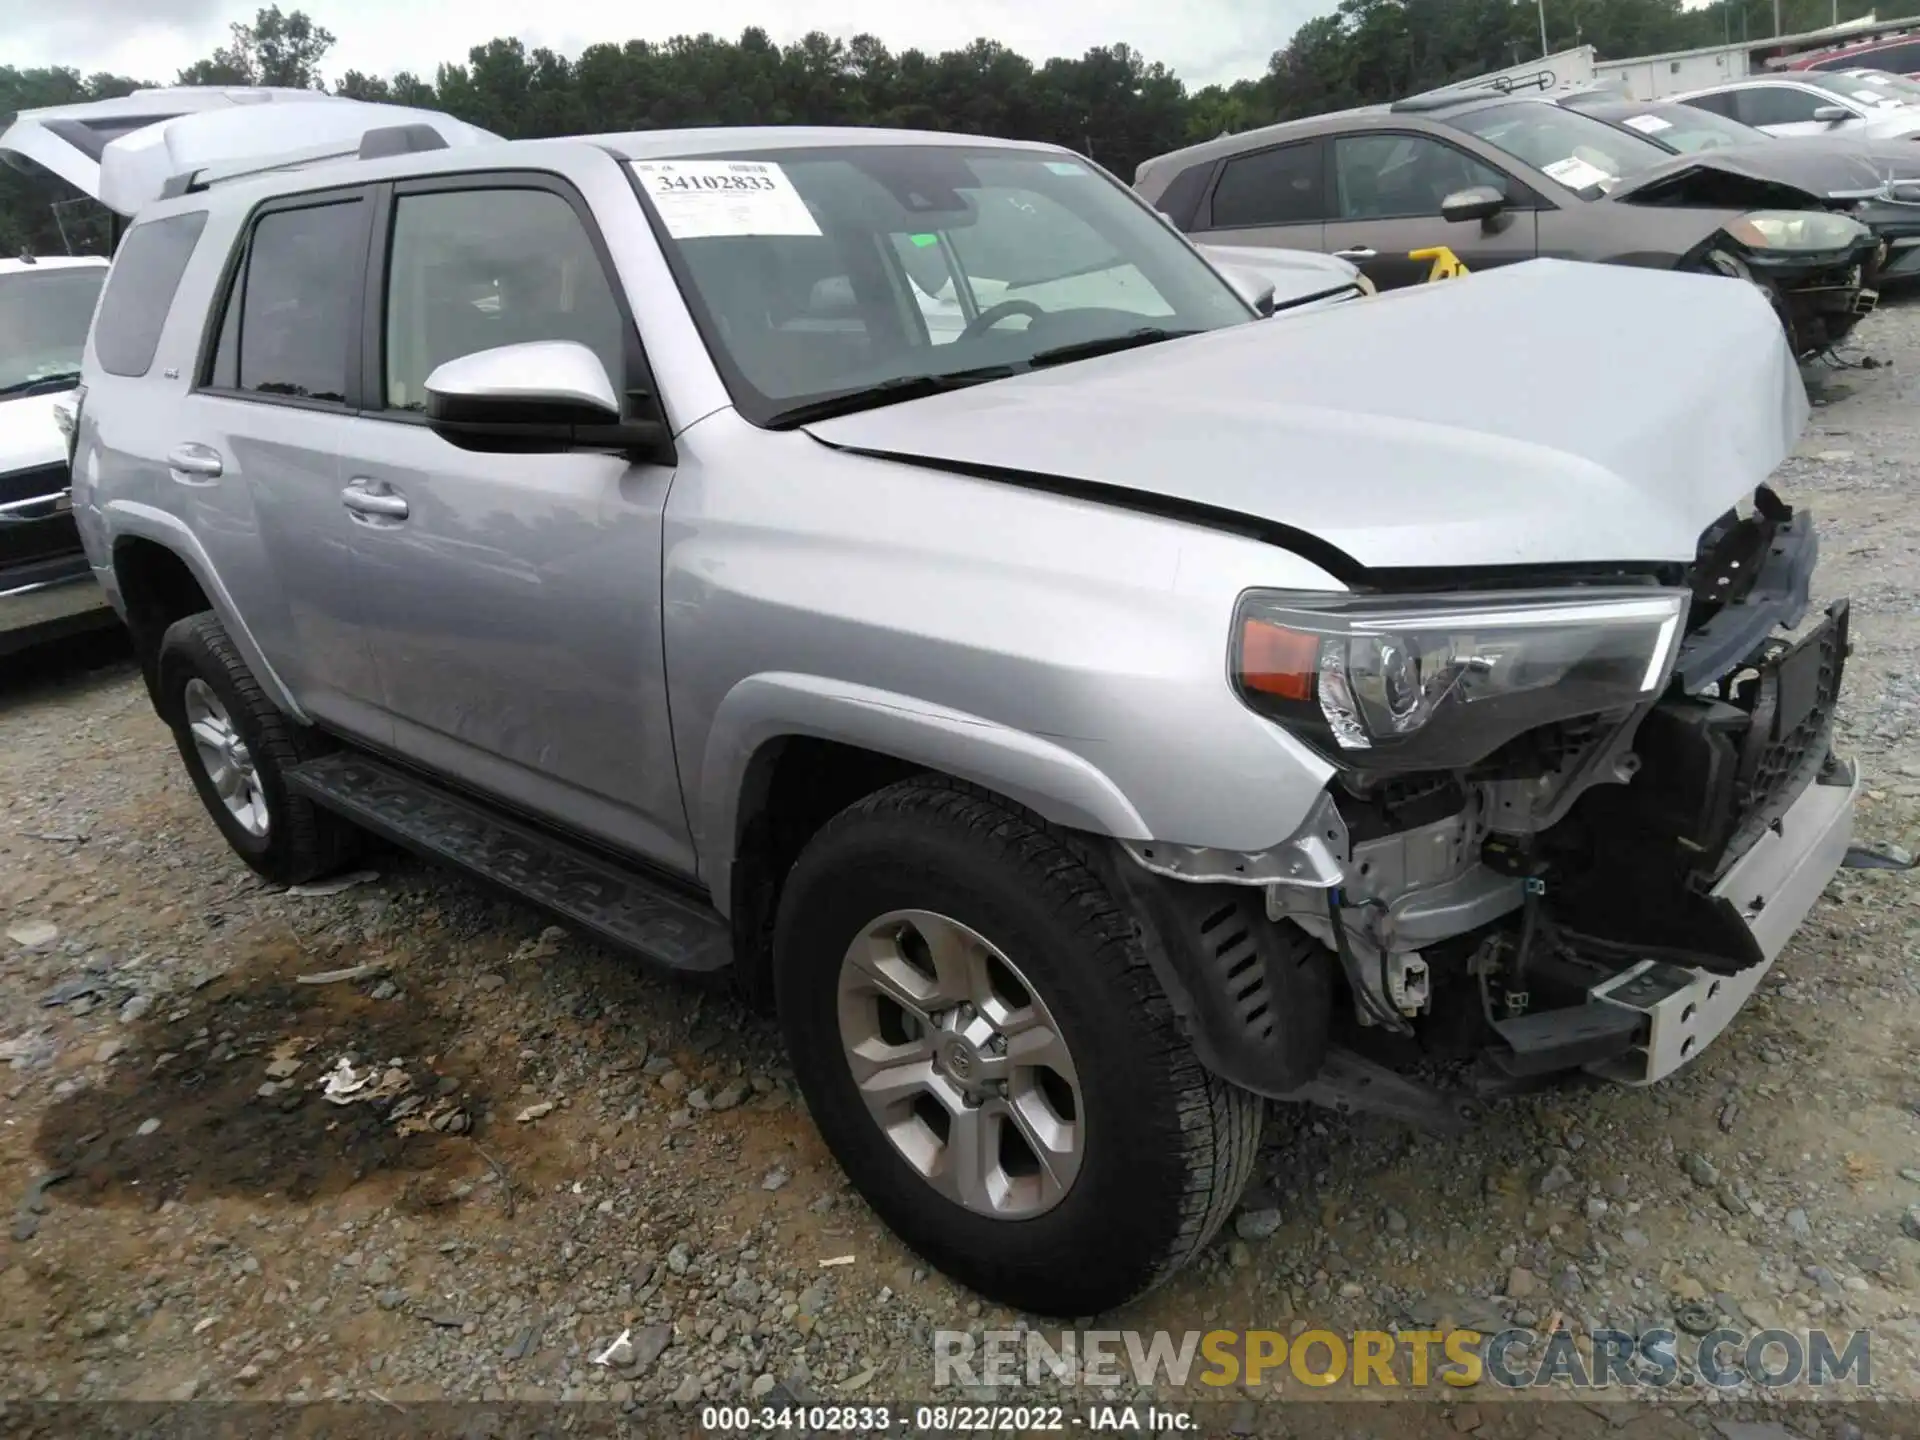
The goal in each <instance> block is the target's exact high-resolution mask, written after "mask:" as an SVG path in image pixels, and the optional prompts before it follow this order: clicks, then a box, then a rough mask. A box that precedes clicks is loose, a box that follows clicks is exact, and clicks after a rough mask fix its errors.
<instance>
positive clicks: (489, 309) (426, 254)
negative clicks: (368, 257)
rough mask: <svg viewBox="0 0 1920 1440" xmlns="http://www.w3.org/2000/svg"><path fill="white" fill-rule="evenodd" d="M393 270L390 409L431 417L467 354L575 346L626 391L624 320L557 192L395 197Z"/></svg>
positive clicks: (388, 311) (389, 333) (586, 242)
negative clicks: (439, 379)
mask: <svg viewBox="0 0 1920 1440" xmlns="http://www.w3.org/2000/svg"><path fill="white" fill-rule="evenodd" d="M390 253H391V258H390V260H389V262H388V266H387V305H386V380H385V387H386V388H385V398H386V404H387V407H388V408H389V409H393V410H423V409H425V408H426V403H427V385H426V382H427V377H428V376H429V375H431V374H432V373H433V371H434V369H435V367H437V366H439V365H442V364H444V363H445V362H447V361H448V360H457V359H459V358H460V357H461V356H462V355H471V354H473V353H475V352H476V351H480V350H492V349H495V348H497V347H499V346H502V345H519V344H525V343H528V342H531V341H539V340H573V341H577V342H578V343H580V344H582V345H585V346H586V347H587V348H588V349H589V350H591V351H593V353H594V354H595V355H597V356H599V357H600V363H601V364H603V365H605V366H606V367H607V374H608V375H609V376H610V377H611V378H612V379H613V381H614V384H615V386H616V387H617V386H618V385H619V384H620V379H621V371H622V365H621V357H622V351H623V345H622V334H623V326H624V324H625V321H624V320H623V319H622V318H621V313H620V307H619V305H618V304H617V302H616V301H615V299H614V293H613V287H612V286H611V285H610V284H609V283H608V280H607V272H606V270H605V269H604V268H603V267H602V266H601V263H600V257H599V256H598V255H597V254H595V253H594V249H593V243H592V241H591V240H590V239H589V237H588V235H587V230H586V227H585V226H584V225H583V224H582V223H581V220H580V217H579V215H578V214H577V213H576V212H575V211H574V208H573V206H572V205H570V204H569V203H567V201H566V200H565V199H564V198H563V197H561V196H559V195H556V194H554V193H553V192H552V191H550V190H533V189H499V190H446V191H437V192H433V193H429V194H419V195H402V196H400V197H399V199H398V200H396V201H395V202H394V217H393V246H392V250H391V252H390Z"/></svg>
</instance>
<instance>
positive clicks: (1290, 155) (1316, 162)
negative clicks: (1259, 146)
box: [1213, 140, 1327, 230]
mask: <svg viewBox="0 0 1920 1440" xmlns="http://www.w3.org/2000/svg"><path fill="white" fill-rule="evenodd" d="M1323 153H1324V151H1323V149H1322V146H1321V144H1320V142H1319V141H1318V140H1308V141H1306V142H1304V143H1302V144H1298V145H1282V146H1280V147H1278V148H1277V149H1273V150H1261V151H1259V152H1257V153H1255V154H1252V155H1240V156H1236V157H1235V158H1234V159H1232V160H1229V161H1228V162H1227V163H1226V165H1225V166H1224V167H1223V168H1222V169H1221V171H1220V183H1219V184H1218V185H1216V186H1215V187H1214V190H1213V228H1214V229H1216V230H1230V229H1234V228H1237V227H1239V226H1246V225H1302V224H1309V223H1313V222H1316V221H1320V220H1324V219H1326V218H1327V213H1326V212H1327V207H1326V193H1325V192H1326V185H1325V180H1324V177H1323V170H1322V165H1323V162H1322V160H1321V156H1322V154H1323Z"/></svg>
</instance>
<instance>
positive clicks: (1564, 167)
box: [1540, 155, 1613, 190]
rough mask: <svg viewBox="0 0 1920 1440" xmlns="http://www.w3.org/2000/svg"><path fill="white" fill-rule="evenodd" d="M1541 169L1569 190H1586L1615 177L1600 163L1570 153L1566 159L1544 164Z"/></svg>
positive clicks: (1544, 173)
mask: <svg viewBox="0 0 1920 1440" xmlns="http://www.w3.org/2000/svg"><path fill="white" fill-rule="evenodd" d="M1540 171H1541V173H1542V174H1543V175H1551V176H1552V177H1553V178H1554V179H1556V180H1558V181H1559V182H1560V183H1561V184H1562V185H1564V186H1566V187H1567V188H1568V189H1569V190H1584V189H1586V188H1587V187H1588V186H1589V185H1602V184H1605V183H1606V182H1607V181H1609V180H1611V179H1613V176H1611V175H1609V174H1608V173H1607V172H1606V171H1604V170H1602V169H1601V168H1600V167H1599V166H1598V165H1595V164H1593V163H1592V162H1591V161H1588V160H1582V159H1581V158H1580V157H1579V156H1578V155H1569V156H1568V157H1567V158H1566V159H1564V160H1556V161H1554V162H1553V163H1552V164H1551V165H1543V166H1541V167H1540Z"/></svg>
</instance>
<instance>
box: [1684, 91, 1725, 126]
mask: <svg viewBox="0 0 1920 1440" xmlns="http://www.w3.org/2000/svg"><path fill="white" fill-rule="evenodd" d="M1682 103H1683V104H1686V105H1691V106H1692V107H1693V108H1694V109H1696V110H1705V111H1707V112H1709V113H1710V114H1714V115H1724V116H1726V117H1727V118H1728V119H1729V120H1731V119H1732V118H1733V113H1734V108H1735V107H1734V103H1733V92H1732V91H1731V90H1716V91H1714V92H1713V93H1712V94H1710V95H1689V96H1688V97H1687V98H1686V100H1684V101H1683V102H1682Z"/></svg>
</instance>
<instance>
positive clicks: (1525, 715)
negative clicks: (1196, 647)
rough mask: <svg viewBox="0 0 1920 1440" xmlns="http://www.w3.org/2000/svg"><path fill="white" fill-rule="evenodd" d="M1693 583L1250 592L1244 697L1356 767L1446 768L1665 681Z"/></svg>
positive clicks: (1243, 643)
mask: <svg viewBox="0 0 1920 1440" xmlns="http://www.w3.org/2000/svg"><path fill="white" fill-rule="evenodd" d="M1686 607H1687V592H1686V591H1684V590H1664V589H1642V590H1634V591H1631V592H1626V591H1621V590H1614V591H1611V592H1604V593H1603V594H1598V595H1597V594H1595V593H1594V592H1577V593H1576V592H1568V591H1563V590H1557V591H1527V592H1521V593H1515V594H1504V595H1501V594H1476V595H1435V596H1421V597H1408V596H1355V595H1315V594H1304V593H1295V592H1282V591H1251V592H1249V593H1248V594H1247V595H1246V596H1244V597H1243V598H1242V600H1241V602H1240V610H1239V615H1238V617H1237V623H1236V625H1235V627H1234V648H1233V680H1234V685H1235V686H1236V688H1237V689H1238V690H1239V692H1240V695H1241V698H1242V699H1244V700H1245V701H1246V702H1247V703H1248V704H1249V705H1250V706H1252V707H1253V708H1254V709H1255V710H1258V711H1259V712H1260V713H1262V714H1264V715H1267V716H1270V717H1271V718H1272V719H1274V720H1277V721H1279V722H1280V723H1281V724H1282V725H1284V726H1286V728H1287V729H1288V730H1289V731H1291V732H1292V733H1293V734H1295V735H1297V736H1298V737H1299V738H1300V739H1302V740H1304V741H1306V742H1307V743H1308V744H1309V745H1312V746H1313V747H1314V748H1315V749H1316V750H1318V751H1319V752H1320V753H1321V754H1323V755H1325V756H1326V757H1327V758H1328V759H1329V760H1331V761H1333V762H1334V763H1335V764H1337V765H1340V766H1342V767H1343V768H1347V769H1354V770H1450V769H1457V768H1460V767H1462V766H1466V765H1471V764H1473V763H1474V762H1476V761H1478V760H1483V759H1485V758H1486V757H1487V756H1488V755H1490V754H1492V753H1493V752H1494V751H1495V750H1498V749H1499V748H1500V747H1501V746H1502V745H1504V744H1506V743H1507V741H1509V740H1511V739H1513V738H1514V737H1515V736H1518V735H1523V734H1525V733H1526V732H1527V731H1529V730H1532V729H1535V728H1536V727H1538V726H1541V725H1547V724H1551V723H1552V722H1554V721H1556V720H1572V719H1575V718H1578V717H1580V716H1583V715H1593V714H1598V713H1601V712H1604V711H1609V710H1623V709H1631V708H1632V707H1633V706H1635V705H1639V704H1641V703H1644V702H1646V701H1649V700H1651V699H1653V698H1654V697H1656V696H1657V695H1658V694H1659V693H1660V692H1661V690H1663V689H1664V688H1665V686H1666V683H1667V677H1668V675H1669V674H1670V673H1671V671H1672V669H1673V661H1674V655H1675V653H1676V652H1677V650H1678V648H1679V639H1680V623H1681V619H1682V617H1683V616H1684V615H1685V614H1686Z"/></svg>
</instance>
